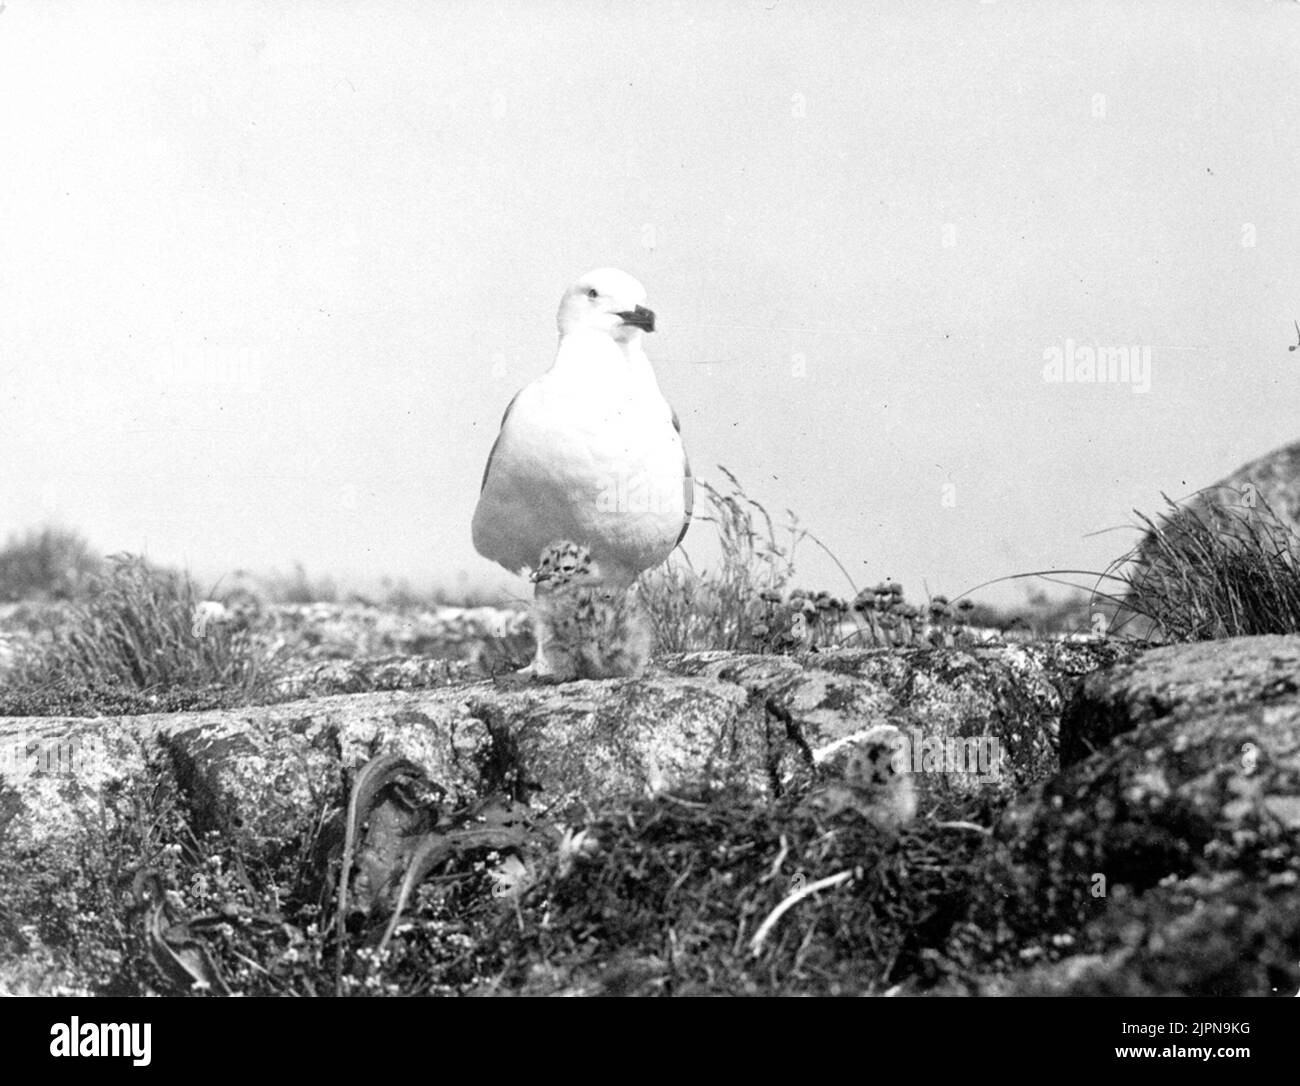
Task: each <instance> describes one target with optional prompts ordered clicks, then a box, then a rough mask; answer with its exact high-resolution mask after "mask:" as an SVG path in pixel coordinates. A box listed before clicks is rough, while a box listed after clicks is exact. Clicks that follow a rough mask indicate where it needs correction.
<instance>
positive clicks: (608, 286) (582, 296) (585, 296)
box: [556, 268, 655, 343]
mask: <svg viewBox="0 0 1300 1086" xmlns="http://www.w3.org/2000/svg"><path fill="white" fill-rule="evenodd" d="M556 323H558V324H559V326H560V335H561V336H567V335H568V334H569V333H570V332H576V331H578V330H580V329H589V330H591V331H595V332H604V333H605V334H606V335H609V336H612V337H613V338H614V339H616V340H618V341H619V342H620V343H626V342H628V341H629V340H631V339H633V338H635V337H637V336H640V335H641V334H642V333H643V332H653V331H654V330H655V315H654V313H652V312H651V311H650V310H649V309H647V308H646V307H645V287H643V286H642V285H641V284H640V283H638V282H637V281H636V280H635V279H633V278H632V277H631V276H630V275H628V274H627V272H621V271H619V270H618V269H617V268H597V269H596V270H595V271H590V272H588V273H587V274H586V275H584V276H583V277H582V278H581V279H579V280H578V281H577V282H576V283H574V284H573V286H571V287H570V288H569V289H568V290H566V291H565V292H564V297H563V298H561V299H560V312H559V313H558V314H557V315H556Z"/></svg>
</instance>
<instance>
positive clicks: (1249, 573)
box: [1107, 492, 1300, 641]
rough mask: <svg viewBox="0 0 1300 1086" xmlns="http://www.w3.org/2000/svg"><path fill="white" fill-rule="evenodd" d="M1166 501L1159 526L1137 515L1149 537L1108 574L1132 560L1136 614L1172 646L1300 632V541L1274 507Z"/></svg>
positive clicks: (1130, 603) (1128, 579) (1131, 599)
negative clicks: (1200, 504) (1257, 635)
mask: <svg viewBox="0 0 1300 1086" xmlns="http://www.w3.org/2000/svg"><path fill="white" fill-rule="evenodd" d="M1232 493H1233V496H1234V498H1237V495H1236V494H1235V492H1232ZM1165 501H1166V502H1168V504H1169V506H1170V511H1169V512H1168V513H1167V514H1166V515H1165V516H1164V517H1163V518H1161V520H1160V521H1159V522H1158V523H1157V522H1156V521H1153V520H1152V519H1151V518H1149V517H1146V516H1144V515H1143V514H1141V513H1139V514H1138V517H1139V518H1140V519H1141V521H1142V523H1143V525H1144V526H1145V527H1146V530H1147V531H1146V535H1145V536H1144V538H1143V540H1142V542H1141V543H1140V544H1139V545H1138V546H1137V547H1136V548H1134V549H1133V550H1132V551H1131V552H1130V553H1129V554H1127V555H1125V556H1124V557H1123V558H1122V559H1120V561H1119V562H1117V563H1116V564H1115V566H1112V569H1111V570H1108V571H1107V573H1108V574H1109V573H1110V572H1111V571H1112V570H1114V569H1115V568H1117V567H1118V566H1120V565H1122V564H1124V563H1126V562H1129V561H1132V562H1133V565H1132V567H1131V568H1130V570H1129V571H1128V572H1127V573H1125V574H1124V575H1123V576H1122V578H1121V579H1122V581H1123V583H1124V584H1125V585H1126V586H1127V588H1128V594H1127V596H1126V598H1125V600H1124V607H1125V608H1126V609H1127V610H1128V611H1129V612H1132V613H1134V614H1137V615H1140V616H1142V617H1143V618H1145V619H1147V620H1148V621H1149V622H1150V624H1151V625H1152V627H1153V630H1154V633H1155V635H1156V636H1159V637H1160V638H1161V639H1162V640H1169V641H1206V640H1213V639H1216V638H1224V637H1239V636H1245V635H1249V634H1283V633H1295V632H1297V631H1300V536H1297V535H1296V532H1295V530H1294V529H1293V528H1292V527H1291V526H1290V525H1288V524H1287V523H1286V522H1285V521H1283V520H1282V519H1281V518H1280V517H1279V516H1278V515H1277V514H1276V513H1275V512H1274V511H1273V509H1272V507H1271V506H1269V505H1268V503H1267V502H1265V501H1263V499H1262V498H1261V499H1259V500H1258V505H1247V504H1244V503H1241V502H1240V500H1239V499H1238V500H1237V501H1235V502H1233V503H1229V504H1218V503H1215V502H1211V503H1208V504H1206V505H1204V506H1197V505H1193V506H1179V505H1178V504H1176V503H1175V502H1173V501H1171V500H1170V499H1169V498H1168V497H1167V496H1165ZM1121 622H1123V619H1121Z"/></svg>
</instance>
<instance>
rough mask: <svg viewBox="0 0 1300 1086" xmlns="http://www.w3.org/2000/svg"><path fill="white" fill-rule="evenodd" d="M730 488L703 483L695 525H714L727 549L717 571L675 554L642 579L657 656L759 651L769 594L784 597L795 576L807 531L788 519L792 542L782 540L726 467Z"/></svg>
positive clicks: (768, 519) (792, 516)
mask: <svg viewBox="0 0 1300 1086" xmlns="http://www.w3.org/2000/svg"><path fill="white" fill-rule="evenodd" d="M718 470H719V471H721V472H722V474H723V475H725V476H726V477H727V481H728V482H729V483H730V484H731V485H730V489H728V490H726V491H723V490H719V489H718V488H717V487H715V486H713V485H712V484H711V483H709V482H706V481H705V480H703V479H696V484H697V485H698V486H699V488H700V489H701V490H702V491H703V492H704V501H705V504H706V507H707V509H706V512H704V513H702V514H699V513H697V514H696V516H695V520H696V521H699V522H701V523H705V524H712V525H713V527H714V530H715V531H716V533H717V537H718V542H719V544H720V545H721V548H722V557H721V560H720V562H719V564H718V565H717V567H715V568H713V569H707V570H704V571H703V572H701V573H697V572H696V571H695V568H694V567H693V566H692V565H691V562H690V559H689V558H687V557H685V552H684V551H683V557H682V559H680V560H678V559H677V558H676V557H673V558H670V559H669V561H668V562H667V563H666V564H665V565H663V566H661V567H660V568H659V569H656V570H652V571H651V572H650V573H647V574H646V575H644V576H643V577H642V578H641V580H640V582H639V585H638V592H639V593H640V596H641V600H642V602H643V603H644V604H645V607H646V610H647V612H648V613H649V615H650V622H651V626H652V627H653V629H654V634H655V643H656V646H657V648H658V650H659V651H660V652H690V651H693V650H700V649H735V650H741V651H749V650H752V649H754V648H755V647H757V644H758V641H759V638H760V636H761V635H756V634H755V627H757V626H761V625H762V620H763V618H764V616H765V613H766V609H767V603H766V602H765V601H764V599H763V594H764V593H772V594H775V595H777V596H781V595H784V593H785V590H786V588H787V586H788V585H789V582H790V579H791V577H793V575H794V552H795V548H796V546H797V545H798V543H799V541H800V540H801V539H802V538H803V537H804V534H805V533H803V532H802V531H801V530H800V529H799V527H798V525H797V522H796V521H795V519H794V515H793V514H790V518H791V520H790V527H789V528H788V529H787V531H788V533H789V542H788V543H786V542H783V541H781V540H780V539H778V536H777V532H776V528H775V527H774V525H773V524H772V518H771V517H770V516H769V515H768V512H767V510H766V509H764V508H763V506H762V505H760V504H759V503H758V502H756V501H754V499H752V498H750V497H748V496H747V495H746V494H745V492H744V489H743V488H742V487H741V485H740V482H739V481H738V480H737V479H736V477H735V476H734V475H733V474H732V473H731V472H729V471H728V470H727V469H726V468H724V467H722V465H718Z"/></svg>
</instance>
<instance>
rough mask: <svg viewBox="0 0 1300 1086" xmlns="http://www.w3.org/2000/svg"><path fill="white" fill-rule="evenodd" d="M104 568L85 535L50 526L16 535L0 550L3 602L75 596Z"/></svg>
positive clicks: (0, 584) (59, 598)
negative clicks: (84, 537)
mask: <svg viewBox="0 0 1300 1086" xmlns="http://www.w3.org/2000/svg"><path fill="white" fill-rule="evenodd" d="M100 568H101V562H100V559H99V557H98V556H97V555H96V554H94V553H93V552H92V551H91V549H90V545H89V544H88V543H87V542H86V540H85V539H83V538H82V536H81V535H80V534H79V533H78V532H75V531H72V530H71V529H68V528H60V527H56V526H54V525H46V526H45V527H44V528H37V529H32V530H29V531H28V532H26V533H25V534H24V535H22V536H17V535H12V536H10V537H9V539H8V541H7V542H6V543H5V545H4V549H3V550H0V602H3V603H16V602H19V601H22V600H37V599H58V600H67V599H73V598H75V597H76V596H78V595H80V593H81V592H82V591H83V590H84V588H85V587H86V584H87V582H88V581H89V579H90V578H91V577H92V576H93V575H94V574H95V573H97V572H99V570H100Z"/></svg>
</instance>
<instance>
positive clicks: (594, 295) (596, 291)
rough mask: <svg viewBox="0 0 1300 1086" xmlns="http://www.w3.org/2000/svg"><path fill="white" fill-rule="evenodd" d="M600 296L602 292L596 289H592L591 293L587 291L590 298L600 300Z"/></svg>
mask: <svg viewBox="0 0 1300 1086" xmlns="http://www.w3.org/2000/svg"><path fill="white" fill-rule="evenodd" d="M599 296H600V292H599V291H598V290H597V289H596V288H595V287H592V288H591V289H590V290H589V291H587V297H588V298H598V297H599Z"/></svg>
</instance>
